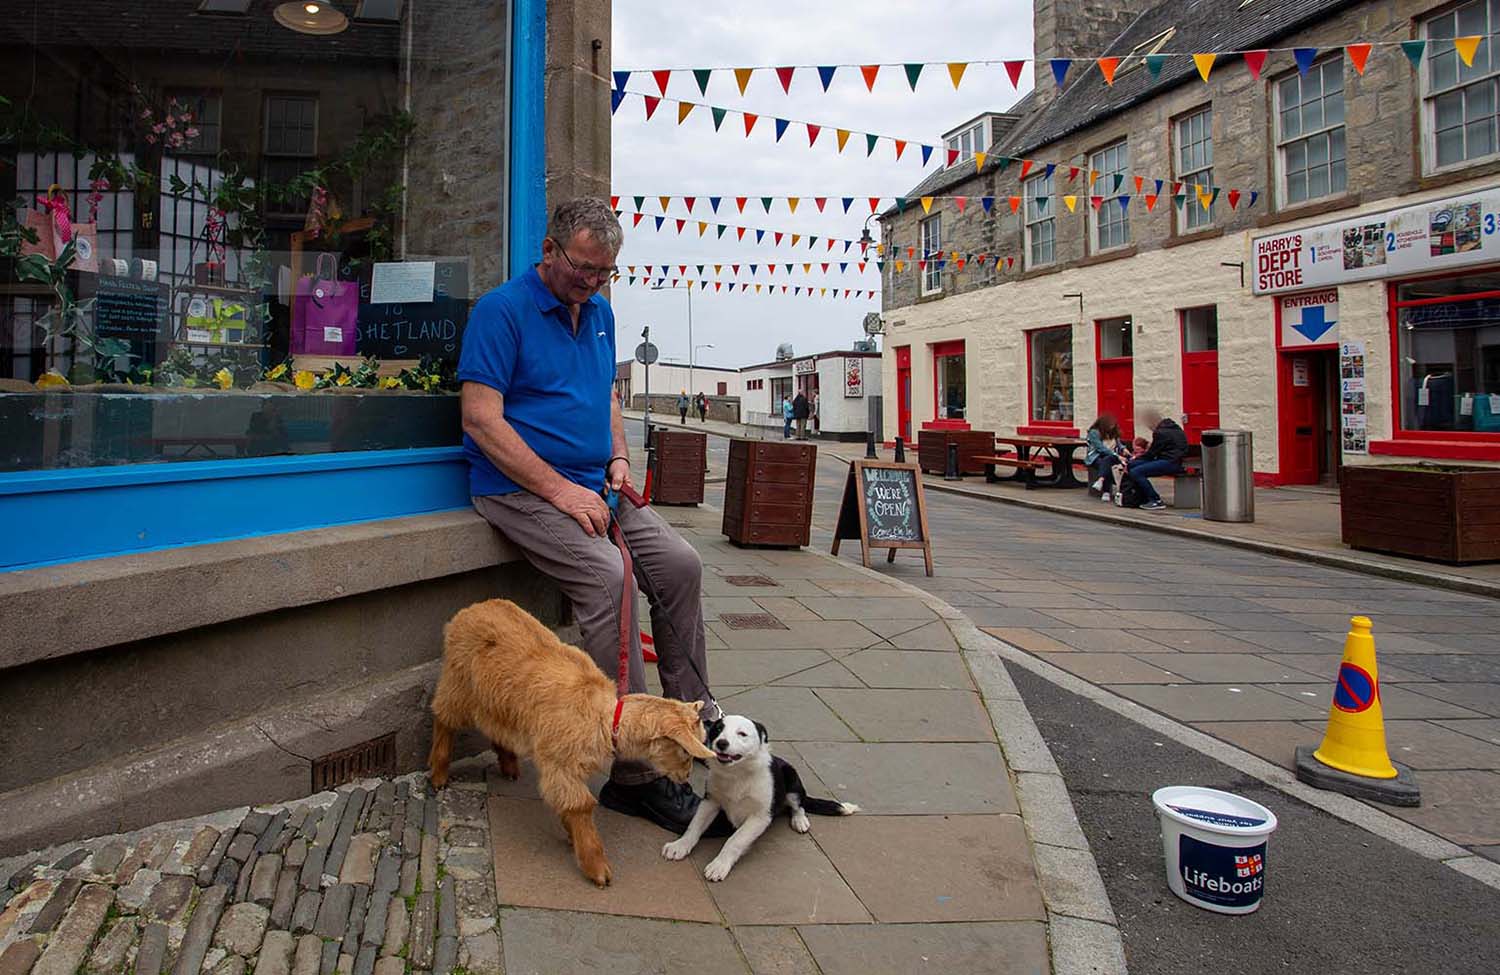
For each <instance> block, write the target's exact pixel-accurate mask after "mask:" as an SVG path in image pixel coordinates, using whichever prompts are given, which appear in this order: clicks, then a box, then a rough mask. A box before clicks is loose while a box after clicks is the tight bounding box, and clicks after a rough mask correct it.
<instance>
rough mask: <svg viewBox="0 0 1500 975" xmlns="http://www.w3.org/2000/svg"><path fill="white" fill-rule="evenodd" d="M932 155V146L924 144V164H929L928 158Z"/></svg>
mask: <svg viewBox="0 0 1500 975" xmlns="http://www.w3.org/2000/svg"><path fill="white" fill-rule="evenodd" d="M931 157H932V146H929V145H924V146H922V165H923V166H925V165H927V160H928V159H929V158H931Z"/></svg>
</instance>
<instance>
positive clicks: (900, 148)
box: [895, 139, 906, 161]
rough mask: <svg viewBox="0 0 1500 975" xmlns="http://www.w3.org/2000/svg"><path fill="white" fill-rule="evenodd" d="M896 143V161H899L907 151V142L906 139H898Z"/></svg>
mask: <svg viewBox="0 0 1500 975" xmlns="http://www.w3.org/2000/svg"><path fill="white" fill-rule="evenodd" d="M895 141H896V159H897V161H899V160H900V159H901V154H902V153H903V152H905V151H906V140H905V139H897V140H895Z"/></svg>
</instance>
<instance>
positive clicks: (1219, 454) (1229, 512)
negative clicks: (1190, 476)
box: [1203, 430, 1255, 521]
mask: <svg viewBox="0 0 1500 975" xmlns="http://www.w3.org/2000/svg"><path fill="white" fill-rule="evenodd" d="M1253 454H1254V451H1253V450H1252V449H1251V437H1250V431H1249V430H1205V431H1203V518H1204V520H1206V521H1254V520H1255V468H1254V462H1253V460H1252V457H1253Z"/></svg>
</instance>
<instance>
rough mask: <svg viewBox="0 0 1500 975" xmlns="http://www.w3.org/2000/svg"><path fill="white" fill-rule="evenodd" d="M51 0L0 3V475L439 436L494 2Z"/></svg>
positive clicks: (466, 287)
mask: <svg viewBox="0 0 1500 975" xmlns="http://www.w3.org/2000/svg"><path fill="white" fill-rule="evenodd" d="M15 6H16V5H10V7H15ZM54 6H55V5H50V6H49V5H46V4H41V5H36V4H24V5H20V6H19V7H17V9H14V10H12V9H10V7H7V8H6V13H5V17H6V25H5V26H6V28H7V31H6V36H7V45H8V46H7V47H6V49H5V53H6V58H4V59H0V64H3V65H4V66H5V67H11V66H15V67H16V68H17V70H14V71H5V70H3V69H0V132H3V133H6V134H5V136H3V137H0V140H3V142H0V187H4V188H5V191H6V198H7V200H8V203H7V205H6V206H5V207H3V208H0V376H3V377H4V378H5V379H7V380H15V381H17V382H8V383H6V386H5V389H4V390H3V391H0V475H4V474H8V473H11V472H18V471H34V470H47V469H59V468H90V467H106V466H110V467H114V466H118V465H129V464H147V463H151V464H169V463H176V462H179V461H181V462H190V461H226V462H227V461H233V460H237V459H244V458H255V457H266V456H273V455H284V456H288V457H294V456H298V455H311V454H328V453H337V452H354V451H359V452H363V451H379V450H405V449H407V448H416V447H456V446H458V445H459V444H460V438H461V428H460V424H459V409H458V395H457V385H456V383H455V382H454V370H455V368H456V365H457V360H458V355H459V350H460V348H461V345H462V341H463V333H464V329H465V327H466V324H467V321H468V313H469V308H470V306H471V302H472V300H473V298H474V297H475V296H477V295H479V294H482V293H484V292H485V291H487V290H489V289H490V288H491V287H493V286H495V285H497V284H499V283H500V282H501V281H502V280H503V278H504V268H505V264H504V261H505V254H506V247H507V241H506V237H505V229H504V228H506V227H507V226H508V223H509V216H508V214H507V212H506V209H505V208H506V204H507V201H506V200H505V199H504V196H503V192H504V189H503V188H504V187H505V185H506V181H505V180H504V179H500V178H498V177H496V174H497V173H500V172H501V170H502V168H503V166H504V163H505V134H506V133H507V132H509V131H510V130H511V125H510V120H509V118H508V115H507V109H506V106H507V105H508V104H509V103H510V100H511V99H510V94H511V93H510V91H509V90H508V80H507V79H509V78H510V76H511V73H510V71H509V67H508V65H506V64H505V63H504V58H505V54H506V52H507V51H509V50H510V44H509V26H508V24H507V22H506V19H505V17H504V16H496V17H478V16H476V17H468V16H464V17H457V16H454V13H455V12H456V10H457V8H458V7H459V6H460V5H458V4H456V3H454V2H451V0H443V2H441V3H439V4H437V7H436V9H434V8H433V5H431V4H429V5H427V6H426V8H425V14H424V16H423V17H421V18H417V19H415V20H414V19H413V18H412V14H411V10H412V8H413V7H417V6H421V5H414V4H403V5H402V11H401V23H400V24H399V25H397V24H391V23H380V24H373V23H369V22H365V21H361V20H359V19H351V20H348V22H347V23H346V24H344V26H343V29H342V31H341V32H339V33H335V34H325V35H319V34H314V33H304V32H301V31H299V30H295V29H292V28H289V27H287V26H284V25H283V23H281V22H278V21H277V20H276V19H275V17H274V8H275V7H276V4H264V3H255V4H246V3H243V2H234V0H228V2H222V3H220V2H214V3H210V2H207V0H203V2H201V3H200V2H196V0H190V2H188V3H186V4H185V5H179V6H180V7H182V9H183V10H185V11H186V13H185V15H184V16H183V17H182V18H179V19H180V20H181V21H182V23H180V24H179V23H176V22H172V23H168V22H167V21H171V20H172V18H171V17H168V18H167V20H165V21H164V20H162V18H155V19H153V18H150V17H147V18H141V17H136V18H125V19H121V18H118V17H115V18H111V17H105V16H98V17H82V18H80V17H73V16H67V17H64V18H63V19H64V20H66V21H67V23H66V25H65V26H66V29H59V27H58V17H59V15H58V12H57V11H56V10H55V9H53V7H54ZM101 6H102V5H101ZM340 6H341V7H344V8H345V10H346V11H347V10H348V9H350V8H352V5H340ZM444 7H447V8H449V9H448V10H446V11H444V10H443V9H442V8H444ZM197 10H202V11H204V12H205V13H209V12H212V13H215V14H218V15H217V16H203V15H199V14H197V13H195V11H197ZM465 10H467V8H465ZM231 15H233V16H231ZM341 16H342V14H341ZM188 21H191V25H190V26H191V29H190V30H189V29H188V27H187V26H185V25H187V22H188ZM179 27H180V28H181V30H178V28H179ZM247 38H250V39H252V40H253V43H252V42H250V41H247ZM481 67H482V68H484V69H485V70H484V71H483V72H480V71H479V69H480V68H481ZM480 74H482V75H483V77H484V78H486V79H490V80H489V81H487V82H486V84H487V87H486V89H485V90H484V91H483V92H476V91H475V87H474V86H475V82H474V78H475V77H478V76H479V75H480ZM459 104H463V105H466V106H467V107H466V108H465V110H464V111H463V112H460V113H457V114H455V112H454V106H455V105H459ZM455 147H460V148H461V149H462V151H459V150H458V149H456V148H455ZM455 167H457V168H455ZM450 177H451V178H450ZM54 185H55V186H56V187H57V189H56V195H55V197H54V198H53V199H52V200H50V201H49V205H50V206H51V207H52V208H61V207H62V206H66V208H67V210H68V212H69V216H70V218H71V220H70V223H71V226H72V228H73V231H74V233H75V234H76V235H77V241H75V242H72V246H68V247H65V246H63V244H64V239H63V236H62V233H61V232H60V230H59V228H60V226H61V224H60V222H59V221H56V220H55V219H54V217H53V215H52V213H51V212H50V211H44V210H43V209H42V208H40V207H39V206H37V205H36V204H35V202H34V201H35V200H36V198H37V197H38V196H43V197H46V196H47V195H48V192H49V190H50V188H51V187H53V186H54ZM18 198H19V199H18ZM28 235H29V236H34V237H35V240H34V241H25V240H24V239H23V236H28ZM23 250H24V251H25V252H26V253H23ZM418 256H420V259H421V263H417V262H416V258H417V257H418ZM409 257H410V258H411V263H408V259H409ZM69 258H71V259H72V260H71V263H69V260H68V259H69ZM427 262H431V263H427ZM376 268H381V269H382V270H383V271H388V272H392V274H393V276H394V277H395V278H398V279H399V280H398V281H396V284H397V285H398V287H397V289H396V290H395V291H390V290H386V286H387V284H388V283H389V281H388V279H387V275H386V274H385V273H382V274H380V275H378V276H377V275H376V273H375V271H376ZM53 275H55V278H54V277H53ZM372 278H377V280H378V283H379V285H380V287H379V288H375V289H373V290H372ZM382 295H384V296H385V297H384V298H382V299H381V300H380V301H378V302H377V301H375V300H374V299H376V298H380V297H381V296H382ZM63 390H65V393H66V397H67V398H66V400H65V401H60V400H59V399H58V397H59V396H60V395H63V392H59V391H63ZM210 393H211V395H210ZM63 402H65V404H66V408H63V407H62V405H60V404H61V403H63ZM163 480H170V477H167V478H163ZM333 507H335V508H336V507H337V505H335V506H333ZM340 514H341V512H340V511H337V510H333V509H332V508H331V509H330V511H329V518H330V520H337V519H338V517H339V516H340Z"/></svg>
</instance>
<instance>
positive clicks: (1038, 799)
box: [0, 509, 1124, 975]
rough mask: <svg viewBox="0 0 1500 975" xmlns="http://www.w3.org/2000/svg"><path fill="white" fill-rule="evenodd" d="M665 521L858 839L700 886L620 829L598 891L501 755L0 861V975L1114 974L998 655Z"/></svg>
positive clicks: (1082, 870)
mask: <svg viewBox="0 0 1500 975" xmlns="http://www.w3.org/2000/svg"><path fill="white" fill-rule="evenodd" d="M663 514H664V515H665V517H666V518H667V519H668V520H669V521H670V522H671V523H672V524H673V525H674V526H676V527H677V528H678V530H679V531H681V532H682V534H683V536H684V537H685V538H686V539H688V541H689V542H690V543H691V544H693V545H694V546H695V547H696V548H697V549H698V551H699V552H700V554H701V555H702V557H703V561H704V567H705V568H704V573H705V577H704V608H705V617H706V619H707V626H708V640H709V647H710V650H709V674H710V676H711V679H712V681H713V685H714V687H715V690H716V693H717V694H718V695H719V698H720V700H721V702H722V703H723V705H724V707H725V708H726V709H727V710H729V711H731V712H735V713H744V714H748V715H750V716H752V717H754V718H756V719H758V720H760V721H762V722H764V723H765V724H766V725H768V726H769V728H770V733H771V736H772V740H773V747H774V748H775V749H776V750H777V752H778V754H781V755H783V756H784V757H786V758H787V759H789V760H790V761H792V762H793V763H794V764H795V765H797V766H798V768H799V770H800V772H801V774H802V777H803V779H804V781H805V782H806V783H807V786H808V788H809V790H810V791H811V792H814V793H816V794H819V795H822V796H826V797H833V798H839V799H843V800H846V801H852V802H856V803H859V804H860V805H861V806H862V807H863V808H862V811H861V812H860V813H858V814H857V815H854V816H850V817H831V818H827V817H813V825H812V831H811V833H809V834H806V835H801V834H797V833H794V832H793V831H792V830H791V828H790V827H789V825H788V823H787V821H786V819H785V818H782V819H780V820H778V821H777V822H776V823H774V824H773V825H772V827H771V829H770V830H768V831H767V832H766V834H765V835H764V836H763V837H762V838H761V839H760V840H759V842H758V843H757V844H756V845H755V846H754V847H753V848H752V850H751V851H750V852H749V853H748V854H747V855H746V856H745V857H744V858H743V859H742V860H741V861H740V862H739V863H738V864H737V865H736V867H735V869H734V871H733V873H732V874H731V875H730V876H729V877H728V878H727V879H726V880H724V881H723V882H720V883H709V882H708V881H707V880H706V879H705V878H704V877H703V869H704V866H705V865H706V864H707V862H708V860H709V859H711V858H712V856H713V855H714V853H716V852H717V850H718V848H719V846H720V845H721V844H722V840H705V841H704V842H703V843H702V844H701V845H700V846H699V849H698V850H696V851H695V852H694V854H693V855H692V856H691V857H690V858H689V859H687V860H685V861H679V862H671V861H667V860H665V859H664V858H662V856H661V853H660V851H661V848H662V846H663V844H664V843H665V842H666V841H667V840H669V839H670V836H669V835H668V834H667V833H665V832H663V831H661V830H659V829H657V828H656V827H654V826H652V825H650V824H648V823H646V822H644V821H641V820H636V819H630V818H627V817H623V816H619V815H616V814H614V813H611V812H609V811H607V810H604V809H602V808H601V809H599V810H598V811H597V812H596V819H597V822H598V824H599V829H600V832H601V834H602V836H603V839H604V842H605V846H606V849H607V851H608V855H609V856H610V859H611V863H612V866H613V868H614V883H613V885H612V886H610V887H609V888H606V889H603V890H601V889H598V888H595V887H594V886H593V885H592V884H590V883H588V882H587V881H586V880H585V879H584V878H583V877H582V876H581V875H580V874H579V872H578V870H577V868H576V866H575V865H574V863H573V857H572V854H571V850H570V848H569V846H568V843H567V840H566V836H565V834H564V832H563V830H562V828H561V826H560V824H559V823H558V821H557V819H556V817H555V816H553V815H552V814H551V813H550V811H549V810H547V809H546V807H545V806H544V804H543V803H542V802H541V801H540V800H539V799H538V798H537V791H536V785H535V776H534V771H533V770H532V769H531V768H530V767H529V766H526V767H525V773H524V774H523V777H522V779H521V781H520V782H515V783H512V782H507V781H504V780H503V779H501V778H500V777H499V776H498V774H497V769H496V767H495V766H494V764H493V755H492V754H491V753H488V752H486V753H484V754H482V755H480V756H475V757H473V758H469V759H465V760H463V761H460V762H457V763H455V764H454V767H453V778H452V782H451V784H450V786H449V787H448V788H446V789H445V790H443V791H442V792H441V793H440V794H438V795H436V796H431V795H429V794H428V790H427V786H426V780H425V777H424V776H423V775H421V774H415V775H408V776H405V777H402V778H399V779H396V780H394V781H392V780H385V781H381V780H373V781H368V782H363V783H360V784H358V785H354V786H347V787H343V788H341V789H340V790H338V791H337V792H336V793H335V792H330V793H323V794H319V795H316V796H312V797H309V798H307V799H303V800H299V801H296V802H291V803H286V804H280V805H271V806H264V807H256V808H254V809H248V810H247V809H238V810H231V811H228V812H225V813H222V814H220V815H217V816H213V817H208V818H206V819H201V820H194V821H189V822H181V823H173V824H164V825H161V826H158V827H156V828H153V829H148V830H144V831H141V832H139V833H135V834H131V835H128V836H120V837H108V838H103V839H98V840H91V841H87V842H81V843H78V844H73V845H67V846H62V847H58V848H56V849H53V850H49V851H45V852H44V853H37V854H33V855H31V856H27V857H20V858H14V859H11V860H6V861H0V975H75V973H82V975H168V973H170V975H200V973H207V975H330V973H338V975H408V973H417V975H426V973H431V975H499V973H503V972H508V973H511V975H520V973H533V972H535V973H572V972H590V971H594V970H602V969H606V968H607V969H609V970H610V971H618V972H624V973H634V972H642V973H644V972H673V973H675V972H684V973H692V975H714V973H720V972H724V973H736V975H747V973H748V975H798V973H816V972H823V973H830V975H833V973H845V972H848V973H856V972H857V973H861V975H868V973H886V972H890V973H905V972H910V971H916V970H929V971H941V972H959V971H997V970H1002V971H1006V972H1016V973H1035V975H1043V973H1056V975H1071V973H1075V972H1078V973H1082V972H1092V973H1101V975H1108V973H1113V972H1123V971H1124V955H1123V950H1122V948H1121V945H1120V938H1119V934H1118V931H1117V929H1116V927H1115V918H1114V914H1113V912H1112V911H1111V910H1110V907H1109V903H1108V899H1107V896H1106V895H1105V892H1104V887H1103V884H1102V882H1101V880H1100V879H1099V874H1098V871H1097V870H1096V868H1095V865H1094V860H1093V857H1092V854H1091V853H1090V851H1089V846H1088V842H1087V840H1086V839H1085V838H1084V834H1083V832H1082V830H1081V829H1080V827H1079V825H1078V822H1077V820H1076V818H1075V817H1074V816H1073V812H1072V806H1071V803H1070V802H1069V800H1068V797H1067V793H1066V790H1065V788H1063V786H1062V783H1061V779H1060V777H1059V775H1058V773H1057V769H1056V766H1055V765H1053V764H1052V760H1051V757H1050V755H1048V754H1047V752H1046V747H1045V745H1043V744H1042V743H1041V739H1040V736H1039V735H1038V734H1037V732H1036V728H1035V726H1034V725H1033V724H1032V723H1031V719H1030V717H1029V715H1028V714H1027V712H1026V710H1025V706H1024V704H1022V703H1021V701H1020V695H1019V694H1018V693H1017V692H1016V690H1015V687H1014V685H1013V684H1011V682H1010V678H1009V676H1008V675H1007V673H1006V671H1005V668H1004V666H1003V665H1002V664H1001V663H1000V661H999V659H998V657H996V656H995V655H994V654H993V651H990V652H988V653H986V652H984V651H985V648H987V647H990V646H992V645H993V642H992V641H988V639H987V638H983V637H982V636H980V635H978V634H977V633H976V634H975V636H976V637H979V639H980V640H981V641H982V644H981V646H979V647H976V646H974V645H972V644H966V643H962V642H961V641H960V640H958V639H956V638H955V632H954V631H953V630H951V629H950V628H949V625H948V622H947V620H948V618H949V617H954V618H956V617H957V612H956V611H955V610H953V609H951V608H949V607H946V606H944V605H943V604H941V603H940V602H939V601H936V600H932V599H930V598H929V597H924V596H922V595H920V594H918V593H915V592H914V591H913V590H910V589H905V588H898V587H894V586H892V585H891V584H890V583H889V581H888V580H885V579H882V578H880V577H879V576H877V575H874V574H872V573H868V572H866V571H865V570H862V569H859V568H857V567H854V566H849V565H846V564H841V563H839V562H838V561H836V560H833V559H830V558H828V557H826V556H823V555H819V554H815V553H812V552H805V551H762V550H745V549H740V548H737V547H735V546H732V545H730V544H729V543H728V542H727V541H726V540H725V539H724V538H723V537H722V536H721V535H720V534H719V530H718V529H719V515H718V513H717V512H716V511H712V510H709V509H663ZM643 617H644V614H643ZM970 630H972V628H970ZM648 670H649V669H648ZM652 677H653V680H654V672H653V674H652ZM997 729H998V731H997ZM1008 759H1009V761H1008ZM600 784H601V781H599V780H596V781H595V783H594V785H595V786H596V787H597V786H598V785H600ZM699 784H700V787H701V782H700V783H699Z"/></svg>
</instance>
